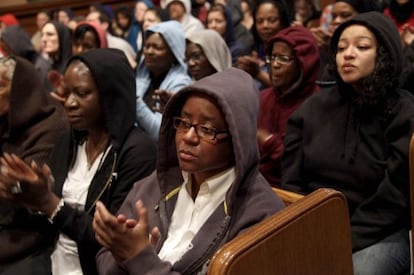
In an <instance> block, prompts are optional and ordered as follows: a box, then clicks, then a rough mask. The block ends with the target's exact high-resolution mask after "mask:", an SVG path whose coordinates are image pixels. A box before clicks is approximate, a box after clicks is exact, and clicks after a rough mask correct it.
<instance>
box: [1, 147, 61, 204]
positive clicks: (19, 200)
mask: <svg viewBox="0 0 414 275" xmlns="http://www.w3.org/2000/svg"><path fill="white" fill-rule="evenodd" d="M0 163H1V168H0V197H2V198H4V199H7V200H11V201H13V202H14V203H16V204H18V205H20V206H23V207H26V208H28V209H30V210H32V211H44V210H45V207H46V205H48V204H49V203H50V202H51V198H52V197H53V196H54V194H53V192H52V191H51V189H52V184H53V181H54V180H53V176H52V173H51V171H50V168H49V167H48V166H47V165H46V164H44V165H43V166H42V167H39V166H38V165H37V164H36V162H34V161H32V162H31V164H30V166H29V165H28V164H26V163H25V162H24V161H23V160H22V159H20V158H19V157H18V156H16V155H15V154H8V153H4V155H3V156H2V157H1V158H0ZM16 184H18V185H19V192H18V193H14V192H12V190H13V188H15V187H16Z"/></svg>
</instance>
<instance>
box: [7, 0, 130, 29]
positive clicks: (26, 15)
mask: <svg viewBox="0 0 414 275" xmlns="http://www.w3.org/2000/svg"><path fill="white" fill-rule="evenodd" d="M3 1H4V0H3ZM96 2H99V3H101V4H103V5H110V6H111V7H112V8H113V9H114V8H115V7H116V6H118V5H121V4H127V5H128V6H130V7H131V8H133V5H134V3H135V1H134V0H100V1H97V0H55V1H39V2H32V3H26V4H16V5H12V6H7V7H0V15H2V14H5V13H11V14H13V15H14V16H16V18H17V19H18V20H19V23H20V25H21V26H22V27H23V28H24V29H25V30H26V31H27V32H28V33H29V34H33V33H34V32H35V31H36V30H37V26H36V14H37V13H38V12H39V11H41V10H55V9H58V8H61V7H70V8H71V9H72V10H73V12H74V14H75V15H77V16H80V15H87V13H88V10H89V6H90V5H91V4H92V3H96Z"/></svg>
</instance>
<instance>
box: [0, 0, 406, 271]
mask: <svg viewBox="0 0 414 275" xmlns="http://www.w3.org/2000/svg"><path fill="white" fill-rule="evenodd" d="M324 3H325V2H324ZM320 4H321V3H319V1H316V0H313V1H312V0H294V1H287V0H257V1H250V0H227V1H226V0H217V1H198V0H197V1H196V0H191V1H190V0H161V1H155V0H152V1H151V0H137V1H135V3H133V5H125V4H119V5H118V4H117V5H116V6H115V7H114V8H113V9H112V8H111V6H108V5H101V4H98V3H95V4H93V5H91V6H90V8H89V9H88V12H87V13H86V14H75V13H74V12H73V11H72V10H71V8H70V7H62V8H59V9H55V10H53V11H52V12H49V11H47V10H41V11H39V12H38V13H37V14H36V18H33V22H36V28H35V29H36V32H35V33H33V34H32V35H33V36H32V37H31V36H30V35H31V34H29V33H28V32H26V30H25V29H24V27H23V26H20V25H19V20H18V17H15V16H14V15H13V14H4V15H0V55H1V58H0V204H1V209H0V243H1V244H2V245H7V246H9V247H10V252H7V251H4V252H1V253H0V275H8V274H19V273H21V274H29V275H30V274H40V275H42V274H57V275H59V274H69V272H72V271H73V272H77V273H76V274H146V273H152V274H182V273H186V274H194V273H198V272H201V273H205V272H206V271H207V269H208V263H209V258H210V257H211V256H212V255H213V254H214V252H215V251H217V250H218V249H219V248H220V247H221V246H222V245H223V244H225V243H226V242H229V241H231V240H232V239H233V238H234V237H236V236H237V235H239V234H240V233H241V232H243V231H245V230H246V229H247V228H249V227H251V226H252V225H254V224H256V223H259V222H260V221H262V220H264V219H265V218H267V217H268V216H271V215H274V214H275V213H277V212H278V211H279V210H281V209H282V208H283V207H284V205H283V203H282V202H281V200H280V199H279V198H278V197H277V195H275V193H274V192H273V191H272V188H271V187H279V188H283V189H287V190H290V191H294V192H297V193H301V194H304V195H306V194H309V193H311V192H313V191H314V190H316V189H318V188H323V187H328V188H333V189H336V190H338V191H341V192H342V193H343V194H344V195H345V197H346V199H347V203H348V209H349V217H350V221H349V222H350V225H351V233H352V249H353V251H352V252H353V264H354V265H353V268H354V273H355V274H405V273H408V272H409V269H410V246H409V234H408V231H409V229H410V200H409V196H408V194H409V188H410V187H409V176H408V164H409V163H408V144H409V140H410V137H411V135H412V134H413V133H414V97H413V94H414V88H413V87H414V0H390V1H377V0H332V1H330V3H328V5H327V6H321V5H320ZM325 4H326V3H325Z"/></svg>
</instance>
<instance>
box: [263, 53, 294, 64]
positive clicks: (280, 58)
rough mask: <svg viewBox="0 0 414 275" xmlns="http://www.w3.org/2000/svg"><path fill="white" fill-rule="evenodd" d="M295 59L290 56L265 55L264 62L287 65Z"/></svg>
mask: <svg viewBox="0 0 414 275" xmlns="http://www.w3.org/2000/svg"><path fill="white" fill-rule="evenodd" d="M294 59H295V57H294V56H291V55H283V54H275V55H266V56H265V61H266V63H267V64H272V63H273V62H275V61H276V62H278V63H279V64H281V65H287V64H289V63H290V62H292V61H293V60H294Z"/></svg>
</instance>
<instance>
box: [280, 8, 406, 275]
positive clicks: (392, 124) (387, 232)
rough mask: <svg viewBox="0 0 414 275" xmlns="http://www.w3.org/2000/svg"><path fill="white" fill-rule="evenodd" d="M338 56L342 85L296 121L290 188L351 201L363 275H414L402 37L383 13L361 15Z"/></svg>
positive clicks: (345, 26)
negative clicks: (413, 274)
mask: <svg viewBox="0 0 414 275" xmlns="http://www.w3.org/2000/svg"><path fill="white" fill-rule="evenodd" d="M331 48H332V49H333V53H334V57H335V74H336V77H337V84H336V85H335V86H333V87H330V88H326V89H322V90H321V91H320V92H318V93H316V94H315V95H313V96H311V97H310V98H309V99H308V100H306V101H305V102H304V103H303V105H302V106H301V107H300V108H299V109H298V110H297V111H296V112H294V113H293V114H292V116H291V117H290V118H289V121H288V126H287V130H286V136H285V151H284V158H283V160H282V186H285V187H286V188H288V189H292V190H294V191H296V192H302V193H309V192H312V191H313V190H315V189H317V188H320V187H330V188H334V189H337V190H339V191H341V192H343V193H344V195H345V196H346V198H347V200H348V207H349V216H350V218H351V230H352V247H353V252H354V254H353V260H354V272H355V274H389V275H390V274H404V272H407V273H408V271H409V267H410V246H409V241H408V228H409V227H410V226H409V225H410V197H409V184H408V183H409V175H408V145H409V139H410V137H411V135H412V133H413V131H414V101H413V99H412V97H411V95H410V94H409V93H408V92H406V91H404V90H400V89H399V88H397V87H398V82H399V76H400V74H401V70H402V64H403V58H402V57H403V55H402V46H401V40H400V38H399V33H398V30H397V28H396V26H395V25H394V24H393V22H392V21H391V20H390V19H389V18H387V17H386V16H385V15H383V14H381V13H378V12H368V13H361V14H359V15H356V16H355V17H353V18H352V19H350V20H348V21H346V22H344V23H342V24H341V25H340V26H339V27H338V28H337V29H336V31H335V33H334V34H333V37H332V40H331Z"/></svg>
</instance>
